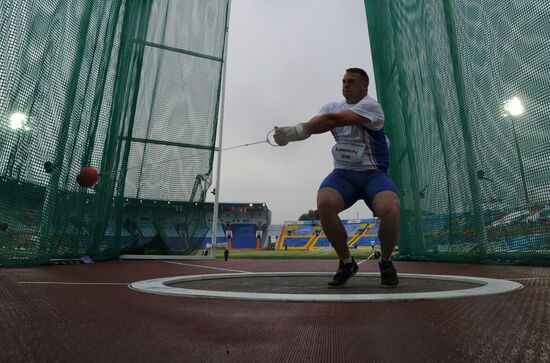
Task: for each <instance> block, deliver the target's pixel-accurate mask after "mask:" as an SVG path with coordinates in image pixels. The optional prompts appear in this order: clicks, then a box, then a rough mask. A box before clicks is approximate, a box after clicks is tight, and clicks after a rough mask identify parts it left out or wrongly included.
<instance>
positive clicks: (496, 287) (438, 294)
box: [129, 272, 523, 302]
mask: <svg viewBox="0 0 550 363" xmlns="http://www.w3.org/2000/svg"><path fill="white" fill-rule="evenodd" d="M332 275H333V273H331V272H247V273H230V274H205V275H190V276H174V277H167V278H159V279H152V280H144V281H137V282H134V283H132V284H130V285H129V287H130V288H131V289H133V290H137V291H141V292H146V293H152V294H160V295H169V296H186V297H201V298H218V299H238V300H262V301H312V302H358V301H405V300H426V299H451V298H458V297H472V296H486V295H496V294H503V293H507V292H512V291H516V290H519V289H521V288H523V285H522V284H520V283H517V282H514V281H508V280H500V279H491V278H485V277H472V276H454V275H428V274H408V273H401V274H399V276H400V277H402V278H409V279H425V280H443V281H458V282H466V283H473V284H477V285H480V286H478V287H474V288H470V289H460V290H448V291H431V292H414V293H387V294H277V293H255V292H233V291H212V290H197V289H186V288H180V287H172V286H169V285H172V284H176V283H180V282H189V281H200V280H213V279H234V278H248V277H258V276H259V277H285V276H286V277H295V276H332ZM357 276H371V277H376V276H380V274H379V273H375V272H360V273H358V274H357Z"/></svg>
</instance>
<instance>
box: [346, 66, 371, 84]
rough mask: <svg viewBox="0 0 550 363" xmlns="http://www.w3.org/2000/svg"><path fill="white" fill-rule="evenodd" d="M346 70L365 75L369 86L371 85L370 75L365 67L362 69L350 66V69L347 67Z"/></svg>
mask: <svg viewBox="0 0 550 363" xmlns="http://www.w3.org/2000/svg"><path fill="white" fill-rule="evenodd" d="M346 72H350V73H357V74H360V75H361V77H363V78H364V79H365V80H366V81H367V86H368V85H369V75H368V74H367V72H365V71H364V70H363V69H361V68H348V69H346Z"/></svg>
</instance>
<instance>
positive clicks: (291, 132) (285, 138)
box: [273, 124, 311, 146]
mask: <svg viewBox="0 0 550 363" xmlns="http://www.w3.org/2000/svg"><path fill="white" fill-rule="evenodd" d="M310 136H311V134H310V133H308V132H307V131H306V129H305V127H304V124H298V125H296V126H285V127H275V134H274V135H273V138H274V139H275V142H276V143H277V145H279V146H285V145H286V144H288V143H289V142H291V141H301V140H305V139H307V138H308V137H310Z"/></svg>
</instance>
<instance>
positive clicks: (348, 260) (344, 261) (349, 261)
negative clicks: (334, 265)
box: [342, 256, 353, 264]
mask: <svg viewBox="0 0 550 363" xmlns="http://www.w3.org/2000/svg"><path fill="white" fill-rule="evenodd" d="M352 261H353V260H352V259H351V256H349V257H348V258H346V259H345V260H342V262H343V263H344V264H348V263H351V262H352Z"/></svg>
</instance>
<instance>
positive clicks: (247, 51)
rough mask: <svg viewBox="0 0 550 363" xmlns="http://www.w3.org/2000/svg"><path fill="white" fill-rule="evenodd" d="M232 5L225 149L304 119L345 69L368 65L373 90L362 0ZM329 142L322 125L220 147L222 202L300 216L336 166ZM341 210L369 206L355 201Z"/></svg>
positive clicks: (335, 97)
mask: <svg viewBox="0 0 550 363" xmlns="http://www.w3.org/2000/svg"><path fill="white" fill-rule="evenodd" d="M231 4H232V5H231V17H230V27H229V48H228V58H227V80H226V87H225V90H226V96H225V113H224V127H223V147H224V148H227V147H231V146H236V145H241V144H245V143H250V142H255V141H259V140H262V139H265V137H266V133H267V132H268V131H269V130H271V129H272V128H273V127H274V126H288V125H294V124H296V123H298V122H303V121H307V120H308V119H309V118H311V117H312V116H314V115H316V114H317V112H318V111H319V109H320V108H321V106H323V105H324V104H326V103H328V102H330V101H340V100H343V97H342V93H341V82H342V77H343V75H344V73H345V69H346V68H350V67H361V68H363V69H365V70H366V71H367V73H368V74H369V76H370V77H371V84H370V87H369V94H370V95H371V96H372V97H374V98H376V89H375V81H374V75H373V71H372V62H371V56H370V45H369V39H368V33H367V23H366V15H365V10H364V2H363V0H232V2H231ZM333 144H334V139H333V138H332V135H331V134H330V133H325V134H322V135H314V136H312V137H310V138H309V139H308V140H305V141H302V142H296V143H290V144H289V145H287V146H285V147H272V146H269V145H268V144H266V143H264V144H259V145H254V146H248V147H243V148H238V149H235V150H228V151H225V152H223V153H222V166H221V179H220V194H219V196H220V202H221V203H231V202H236V203H243V202H246V203H248V202H265V203H267V206H268V208H269V209H270V210H271V211H272V213H273V215H272V223H273V224H282V223H283V222H284V221H285V220H297V219H298V217H299V216H300V214H302V213H304V212H306V211H307V210H309V209H315V208H316V202H315V199H316V194H317V189H318V187H319V184H320V183H321V181H322V180H323V179H324V177H325V176H326V175H327V174H328V173H329V172H330V171H331V170H332V157H331V153H330V150H331V148H332V145H333ZM214 166H216V165H214ZM215 171H216V169H214V172H215ZM214 178H215V175H214ZM214 180H215V179H214ZM214 186H215V183H214V184H213V186H212V187H214ZM207 200H208V201H210V202H212V201H214V198H213V196H212V195H210V194H209V197H208V199H207ZM340 216H341V218H343V219H353V218H357V217H358V216H359V218H368V217H370V216H372V213H371V212H370V211H369V209H368V208H367V207H366V206H365V205H364V203H363V202H358V203H356V204H355V205H354V206H352V207H351V208H350V209H348V210H347V211H344V212H342V213H341V214H340Z"/></svg>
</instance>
